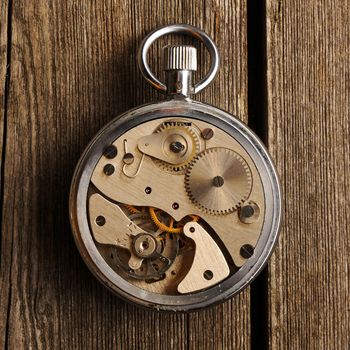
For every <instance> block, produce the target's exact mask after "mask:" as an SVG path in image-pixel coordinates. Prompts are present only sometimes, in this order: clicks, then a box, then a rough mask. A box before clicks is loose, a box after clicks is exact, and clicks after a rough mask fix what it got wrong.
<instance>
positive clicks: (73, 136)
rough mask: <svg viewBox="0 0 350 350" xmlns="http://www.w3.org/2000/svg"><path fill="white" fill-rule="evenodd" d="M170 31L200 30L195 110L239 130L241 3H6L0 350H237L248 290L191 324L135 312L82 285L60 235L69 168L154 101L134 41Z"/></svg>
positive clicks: (243, 336)
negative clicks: (95, 140)
mask: <svg viewBox="0 0 350 350" xmlns="http://www.w3.org/2000/svg"><path fill="white" fill-rule="evenodd" d="M0 6H1V21H2V23H1V25H2V28H1V53H2V56H1V58H2V57H3V45H4V44H3V37H4V36H6V34H4V30H5V29H3V28H4V27H5V28H6V25H5V26H4V23H5V21H6V18H7V13H6V11H7V2H6V1H5V2H4V1H2V2H1V5H0ZM4 18H5V20H4V21H3V19H4ZM175 22H183V23H190V24H193V25H196V26H199V27H201V28H203V29H204V30H205V31H206V32H207V33H208V34H209V35H211V36H212V37H213V39H214V40H215V41H216V42H217V44H218V46H219V49H220V51H221V56H222V69H221V72H220V74H219V76H218V78H217V80H216V82H215V83H214V84H213V85H212V86H211V88H209V89H207V90H206V91H205V92H204V93H203V94H202V95H201V97H200V98H201V99H202V100H204V101H207V102H208V103H213V104H215V105H217V106H219V107H221V108H223V109H227V110H229V111H230V112H233V113H235V114H236V115H238V116H239V117H241V118H242V119H244V120H246V116H247V103H246V97H247V67H246V61H247V60H246V1H240V0H236V1H234V0H227V1H219V0H215V1H214V0H213V1H199V0H193V1H188V2H182V1H180V0H176V1H172V2H171V6H170V5H169V2H168V1H156V0H146V1H125V0H101V1H96V2H92V1H80V2H79V1H73V0H69V1H44V0H38V1H26V2H23V1H18V0H13V1H12V12H11V28H12V43H11V47H12V51H11V69H10V71H11V80H10V85H9V87H10V89H9V97H8V104H7V111H6V113H7V123H6V128H7V138H6V153H5V163H4V166H5V168H4V179H3V188H4V199H3V200H4V205H3V213H2V218H3V221H2V241H1V244H2V245H1V278H0V300H1V303H0V305H1V306H0V310H1V316H0V332H1V335H0V339H1V341H0V345H1V348H10V349H21V348H24V349H28V348H41V349H53V348H64V349H79V348H82V349H94V348H118V349H130V348H140V349H170V348H173V349H184V348H194V349H198V348H201V349H205V348H208V349H209V348H210V349H212V348H214V347H217V348H240V349H247V348H249V332H250V325H249V291H248V290H247V291H245V292H244V293H242V294H241V295H240V296H238V297H236V298H235V299H234V300H231V301H228V302H226V303H225V304H223V305H220V306H218V307H215V308H212V309H210V310H208V311H205V312H203V313H194V314H191V315H169V314H157V313H152V312H149V311H145V310H141V309H137V308H135V307H133V306H130V305H127V304H125V303H124V302H122V301H120V300H119V299H118V298H116V297H115V296H113V295H112V294H110V293H109V292H107V291H106V290H105V289H104V288H103V287H102V286H101V285H100V284H99V283H98V282H97V281H96V280H95V279H94V277H93V276H92V275H91V273H90V272H89V271H88V270H87V268H86V267H85V265H84V264H83V262H82V260H81V258H80V257H79V254H78V252H77V250H76V248H75V245H74V242H73V239H72V235H71V232H70V227H69V222H68V210H67V207H68V191H69V184H70V180H71V177H72V173H73V168H74V166H75V164H76V163H77V160H78V157H79V155H80V153H81V152H82V150H83V149H84V147H85V146H86V144H87V143H88V141H89V140H90V139H91V137H92V136H93V135H94V134H95V133H96V132H97V131H98V129H99V128H101V127H102V126H103V125H104V124H105V123H106V122H108V121H109V120H110V119H111V118H112V117H114V116H116V115H118V114H119V113H121V112H123V111H125V110H127V109H129V108H131V107H134V106H137V105H139V104H141V103H144V102H149V101H150V100H151V99H155V98H156V97H157V95H156V93H154V92H152V91H151V89H150V88H149V87H148V86H147V85H146V83H145V82H144V81H142V80H141V75H140V73H139V72H138V70H137V68H136V60H135V58H136V57H135V56H136V52H137V48H138V46H139V44H140V42H141V40H142V38H143V37H144V36H145V34H146V33H148V32H149V31H150V30H152V29H154V28H155V27H157V26H160V25H164V24H170V23H175ZM5 41H6V40H5ZM158 46H159V45H158ZM204 57H205V55H204V54H202V56H201V60H200V61H199V62H200V63H201V62H203V60H204ZM204 66H205V68H206V67H207V66H208V63H207V64H206V65H204ZM3 71H4V69H3V60H2V61H1V74H3ZM1 79H2V80H3V79H4V77H3V75H2V76H1ZM1 89H3V83H2V85H1ZM2 91H3V90H1V92H2ZM1 103H2V102H1ZM2 115H3V113H2Z"/></svg>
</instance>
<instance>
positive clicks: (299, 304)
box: [267, 0, 350, 350]
mask: <svg viewBox="0 0 350 350" xmlns="http://www.w3.org/2000/svg"><path fill="white" fill-rule="evenodd" d="M267 4H268V5H267V39H268V43H267V45H268V46H267V49H268V112H269V115H268V116H269V118H268V124H269V146H270V150H271V152H272V155H273V157H274V159H275V160H276V163H277V167H278V170H279V172H280V174H281V177H282V184H283V192H284V198H285V217H284V225H283V230H282V234H281V238H280V241H279V245H278V249H277V253H276V254H275V255H274V259H273V262H272V263H271V264H270V269H269V271H270V278H269V286H270V297H269V310H270V329H269V337H270V348H271V349H285V348H286V347H287V348H289V349H344V350H345V349H349V339H350V309H349V292H350V276H349V271H350V269H349V267H350V266H349V265H350V263H349V249H350V214H349V210H348V207H349V199H350V197H349V190H350V178H349V172H350V158H349V154H350V145H349V140H350V124H349V114H350V85H349V78H350V68H349V67H350V60H349V57H350V35H349V21H350V15H349V14H350V11H349V10H350V8H349V3H348V2H342V1H335V0H333V1H317V2H316V1H315V2H310V1H306V2H305V1H288V2H287V1H268V2H267Z"/></svg>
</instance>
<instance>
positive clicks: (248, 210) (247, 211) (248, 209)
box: [241, 205, 254, 218]
mask: <svg viewBox="0 0 350 350" xmlns="http://www.w3.org/2000/svg"><path fill="white" fill-rule="evenodd" d="M241 215H242V217H245V218H251V217H252V216H253V215H254V208H253V207H252V206H251V205H245V206H244V207H242V209H241Z"/></svg>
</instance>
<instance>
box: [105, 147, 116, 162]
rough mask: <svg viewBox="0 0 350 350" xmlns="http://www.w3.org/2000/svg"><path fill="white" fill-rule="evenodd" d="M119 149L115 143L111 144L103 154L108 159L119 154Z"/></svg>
mask: <svg viewBox="0 0 350 350" xmlns="http://www.w3.org/2000/svg"><path fill="white" fill-rule="evenodd" d="M117 154H118V149H117V147H115V146H114V145H109V146H108V147H106V148H105V149H104V151H103V155H104V156H105V157H106V158H108V159H113V158H115V157H116V156H117Z"/></svg>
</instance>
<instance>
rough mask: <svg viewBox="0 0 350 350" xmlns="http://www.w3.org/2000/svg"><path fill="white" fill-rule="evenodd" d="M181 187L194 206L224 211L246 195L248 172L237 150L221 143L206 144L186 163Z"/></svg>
mask: <svg viewBox="0 0 350 350" xmlns="http://www.w3.org/2000/svg"><path fill="white" fill-rule="evenodd" d="M185 187H186V191H187V193H188V195H189V197H190V199H191V200H192V202H193V203H194V204H195V205H196V206H197V207H198V208H200V209H202V210H203V211H205V212H207V213H209V214H214V215H220V214H228V213H231V212H233V211H234V210H236V209H237V208H238V207H239V206H240V205H241V204H242V202H244V201H245V200H246V199H247V198H248V197H249V194H250V192H251V188H252V174H251V171H250V169H249V166H248V164H247V163H246V161H245V160H244V159H243V158H242V157H241V156H240V155H239V154H238V153H236V152H234V151H232V150H230V149H228V148H223V147H216V148H208V149H206V150H205V151H203V152H201V153H199V154H198V155H197V156H196V157H195V158H194V159H193V161H192V162H191V164H190V165H189V166H188V168H187V171H186V175H185Z"/></svg>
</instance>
